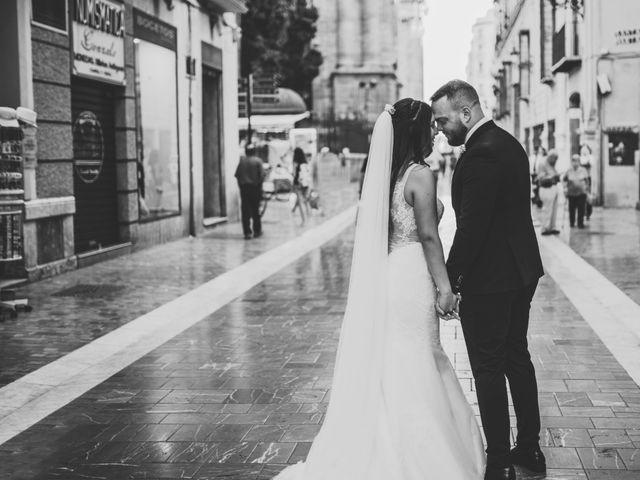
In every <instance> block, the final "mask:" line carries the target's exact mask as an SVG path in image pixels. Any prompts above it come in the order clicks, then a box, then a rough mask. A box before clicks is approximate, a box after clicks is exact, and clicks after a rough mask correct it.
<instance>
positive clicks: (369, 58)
mask: <svg viewBox="0 0 640 480" xmlns="http://www.w3.org/2000/svg"><path fill="white" fill-rule="evenodd" d="M388 1H389V0H364V4H363V21H362V26H363V29H362V62H363V65H364V66H365V67H374V68H375V67H379V66H380V65H381V64H383V58H382V56H383V53H384V52H383V50H382V45H383V43H386V42H391V41H392V38H390V37H387V36H386V35H387V33H388V32H387V31H386V28H385V27H386V23H387V22H389V18H384V17H383V14H384V13H386V12H384V10H383V8H384V7H385V3H388Z"/></svg>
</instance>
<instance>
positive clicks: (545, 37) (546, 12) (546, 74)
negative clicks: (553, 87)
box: [540, 0, 555, 82]
mask: <svg viewBox="0 0 640 480" xmlns="http://www.w3.org/2000/svg"><path fill="white" fill-rule="evenodd" d="M554 10H555V6H554V7H553V9H552V6H551V3H550V2H549V0H540V79H541V80H542V81H543V82H545V81H548V80H550V79H551V61H552V58H551V57H552V48H553V33H554V30H555V27H554V18H555V13H554Z"/></svg>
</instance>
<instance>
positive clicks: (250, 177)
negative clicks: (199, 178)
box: [236, 144, 265, 240]
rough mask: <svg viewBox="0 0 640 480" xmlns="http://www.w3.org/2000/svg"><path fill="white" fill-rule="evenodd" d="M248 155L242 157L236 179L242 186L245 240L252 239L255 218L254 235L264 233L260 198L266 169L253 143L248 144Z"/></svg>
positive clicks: (241, 207)
mask: <svg viewBox="0 0 640 480" xmlns="http://www.w3.org/2000/svg"><path fill="white" fill-rule="evenodd" d="M245 151H246V155H245V156H244V157H242V158H240V163H238V168H236V179H237V180H238V186H239V187H240V211H241V214H242V232H243V233H244V238H245V240H249V239H251V235H252V230H251V221H252V220H253V237H254V238H257V237H259V236H261V235H262V222H261V221H260V200H261V198H262V181H263V180H264V176H265V170H264V166H263V165H262V160H261V159H260V158H259V157H258V156H256V148H255V146H254V145H253V144H249V145H247V147H246V149H245Z"/></svg>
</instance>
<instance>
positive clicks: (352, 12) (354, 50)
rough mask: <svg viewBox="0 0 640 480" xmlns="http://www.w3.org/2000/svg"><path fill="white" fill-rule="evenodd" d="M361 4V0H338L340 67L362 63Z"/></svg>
mask: <svg viewBox="0 0 640 480" xmlns="http://www.w3.org/2000/svg"><path fill="white" fill-rule="evenodd" d="M361 11H362V9H361V5H360V1H359V0H340V1H338V67H339V68H345V67H355V66H359V65H360V64H361V58H362V57H361V48H360V45H361V41H360V37H361V35H362V28H361V22H360V18H361Z"/></svg>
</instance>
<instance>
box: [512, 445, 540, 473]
mask: <svg viewBox="0 0 640 480" xmlns="http://www.w3.org/2000/svg"><path fill="white" fill-rule="evenodd" d="M511 463H513V464H514V465H518V466H520V467H524V468H526V469H527V470H530V471H532V472H534V473H544V472H546V471H547V461H546V460H545V458H544V453H542V450H540V447H539V446H536V447H535V448H526V447H521V446H520V445H518V446H516V447H515V448H514V449H512V450H511Z"/></svg>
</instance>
